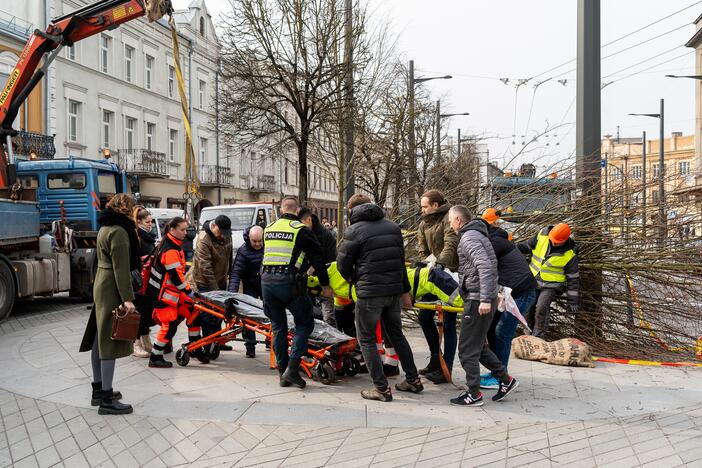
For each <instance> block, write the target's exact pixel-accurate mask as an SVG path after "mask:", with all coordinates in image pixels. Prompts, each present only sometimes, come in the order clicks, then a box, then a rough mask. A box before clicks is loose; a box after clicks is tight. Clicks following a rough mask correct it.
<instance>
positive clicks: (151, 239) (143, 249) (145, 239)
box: [137, 228, 156, 257]
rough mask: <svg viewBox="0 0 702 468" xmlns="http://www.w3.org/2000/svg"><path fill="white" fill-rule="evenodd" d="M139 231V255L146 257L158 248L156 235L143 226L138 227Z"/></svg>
mask: <svg viewBox="0 0 702 468" xmlns="http://www.w3.org/2000/svg"><path fill="white" fill-rule="evenodd" d="M137 233H139V255H141V256H142V257H145V256H147V255H151V254H152V253H154V250H155V249H156V236H154V235H153V234H151V232H149V231H145V230H144V229H142V228H137Z"/></svg>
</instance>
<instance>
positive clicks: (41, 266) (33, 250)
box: [0, 0, 173, 320]
mask: <svg viewBox="0 0 702 468" xmlns="http://www.w3.org/2000/svg"><path fill="white" fill-rule="evenodd" d="M172 11H173V10H172V6H171V2H170V1H169V0H101V1H97V2H95V3H92V4H90V5H87V6H84V7H82V8H80V9H78V10H76V11H74V12H72V13H69V14H66V15H63V16H60V17H57V18H54V19H53V20H52V21H51V22H50V24H49V25H48V27H47V28H46V30H45V31H40V30H35V31H34V33H33V34H32V36H31V37H30V38H29V40H28V41H27V44H26V45H25V47H24V49H23V51H22V54H21V55H20V58H19V60H18V61H17V64H16V65H15V67H14V69H13V70H12V72H11V73H10V75H9V78H8V80H7V83H6V84H5V87H4V88H3V89H2V92H1V93H0V142H1V143H0V144H2V146H3V147H4V148H2V149H0V320H2V319H4V318H6V317H7V316H8V315H9V314H10V312H11V311H12V309H13V307H14V306H15V302H16V300H17V299H23V298H30V297H33V296H46V295H52V294H56V293H60V292H69V293H70V294H71V295H72V296H78V297H83V298H89V297H92V284H93V279H94V277H95V271H96V252H95V240H96V238H97V231H98V228H99V226H98V222H97V220H98V212H99V211H100V209H101V208H103V207H104V204H105V203H106V201H107V200H108V199H109V197H110V196H111V195H113V194H115V193H120V192H126V191H127V183H126V182H127V179H126V174H125V173H124V171H122V170H121V169H120V168H119V167H118V166H117V165H116V164H114V163H113V162H112V161H111V160H109V159H106V160H104V161H96V160H89V159H80V158H72V157H68V158H66V159H52V160H21V161H20V160H16V158H15V156H14V154H13V146H12V145H13V143H12V138H13V137H14V136H15V135H16V134H17V131H16V130H15V129H13V128H12V124H13V122H14V120H15V117H16V116H17V113H18V111H19V109H20V107H21V105H22V103H23V102H24V101H25V100H26V98H27V96H29V94H30V93H31V91H32V90H33V89H34V88H35V87H36V85H37V84H39V82H40V81H41V79H42V78H43V77H44V75H45V74H46V72H47V70H48V67H49V65H50V64H51V62H52V61H53V60H54V59H55V58H56V56H57V55H58V54H59V52H60V51H61V49H62V48H63V47H65V46H72V45H73V44H74V43H76V42H78V41H80V40H82V39H85V38H87V37H90V36H93V35H95V34H99V33H100V32H102V31H105V30H111V29H114V28H117V27H118V26H119V25H121V24H123V23H126V22H127V21H131V20H134V19H137V18H140V17H142V16H145V15H146V16H148V18H149V20H150V21H155V20H157V19H159V18H161V17H162V16H164V15H165V14H170V13H172ZM42 59H43V63H42Z"/></svg>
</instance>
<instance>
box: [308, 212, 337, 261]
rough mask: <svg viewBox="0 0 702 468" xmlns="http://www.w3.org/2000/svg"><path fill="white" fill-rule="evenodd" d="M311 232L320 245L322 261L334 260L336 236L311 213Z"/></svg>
mask: <svg viewBox="0 0 702 468" xmlns="http://www.w3.org/2000/svg"><path fill="white" fill-rule="evenodd" d="M312 233H313V234H314V236H315V237H316V238H317V240H318V241H319V245H321V246H322V253H323V254H324V263H326V264H329V263H331V262H333V261H335V260H336V253H337V252H336V237H334V234H333V233H332V232H331V231H330V230H329V229H327V228H325V227H324V226H322V223H321V222H319V218H318V217H317V215H316V214H312Z"/></svg>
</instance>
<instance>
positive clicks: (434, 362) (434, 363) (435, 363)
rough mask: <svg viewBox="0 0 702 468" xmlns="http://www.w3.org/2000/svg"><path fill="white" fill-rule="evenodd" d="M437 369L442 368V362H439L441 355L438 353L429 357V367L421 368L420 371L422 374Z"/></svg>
mask: <svg viewBox="0 0 702 468" xmlns="http://www.w3.org/2000/svg"><path fill="white" fill-rule="evenodd" d="M437 369H441V363H440V362H439V355H438V354H432V355H431V358H430V359H429V364H427V367H425V368H424V369H419V373H420V374H421V375H424V374H428V373H430V372H434V371H435V370H437Z"/></svg>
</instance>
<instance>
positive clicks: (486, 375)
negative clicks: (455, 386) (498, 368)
mask: <svg viewBox="0 0 702 468" xmlns="http://www.w3.org/2000/svg"><path fill="white" fill-rule="evenodd" d="M488 377H492V374H491V373H490V372H488V373H487V374H480V380H483V379H487V378H488Z"/></svg>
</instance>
